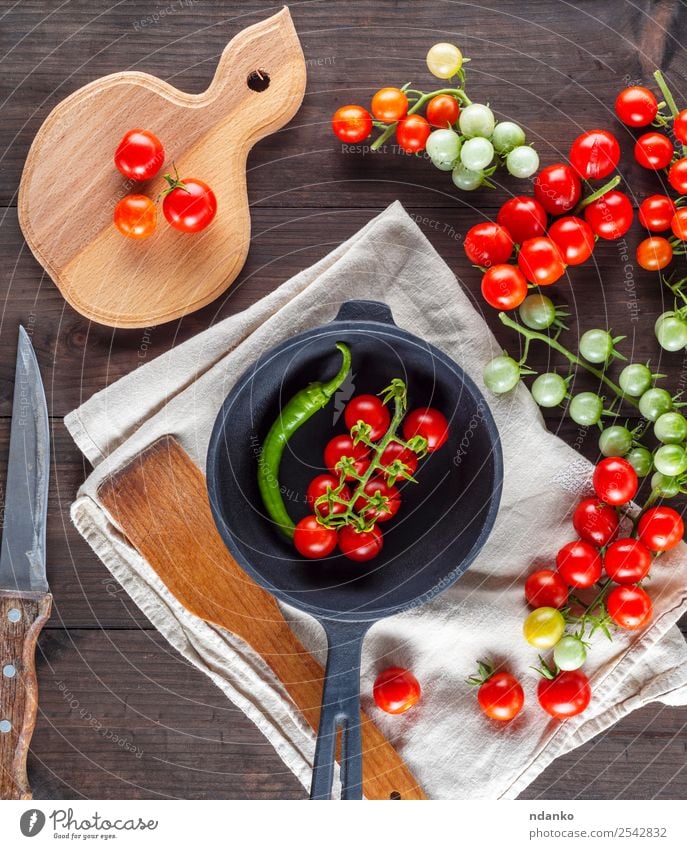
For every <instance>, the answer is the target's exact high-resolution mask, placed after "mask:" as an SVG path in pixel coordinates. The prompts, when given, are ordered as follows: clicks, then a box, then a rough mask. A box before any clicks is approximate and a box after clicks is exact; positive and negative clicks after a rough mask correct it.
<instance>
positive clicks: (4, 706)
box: [0, 590, 52, 799]
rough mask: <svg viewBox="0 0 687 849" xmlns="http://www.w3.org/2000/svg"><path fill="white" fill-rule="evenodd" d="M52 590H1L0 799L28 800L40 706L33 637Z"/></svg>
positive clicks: (45, 613)
mask: <svg viewBox="0 0 687 849" xmlns="http://www.w3.org/2000/svg"><path fill="white" fill-rule="evenodd" d="M51 604H52V596H51V595H50V593H18V592H9V591H5V590H0V723H3V724H2V725H0V799H31V798H32V796H31V787H30V786H29V780H28V777H27V774H26V758H27V755H28V753H29V745H30V743H31V737H32V736H33V730H34V727H35V725H36V713H37V710H38V681H37V678H36V642H37V640H38V635H39V634H40V632H41V630H42V628H43V626H44V625H45V623H46V622H47V621H48V617H49V616H50V607H51Z"/></svg>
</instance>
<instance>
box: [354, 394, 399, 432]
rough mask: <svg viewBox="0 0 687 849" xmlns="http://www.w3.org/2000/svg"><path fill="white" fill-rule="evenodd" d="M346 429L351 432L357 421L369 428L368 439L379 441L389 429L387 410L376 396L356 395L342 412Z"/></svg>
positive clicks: (389, 417)
mask: <svg viewBox="0 0 687 849" xmlns="http://www.w3.org/2000/svg"><path fill="white" fill-rule="evenodd" d="M344 421H345V422H346V427H347V428H348V429H349V430H351V428H353V427H354V426H355V425H356V424H357V423H358V422H359V421H363V422H365V423H366V424H368V425H369V426H370V428H371V430H370V439H372V440H375V441H376V440H377V439H381V438H382V437H383V436H384V434H385V433H386V432H387V430H388V429H389V425H390V424H391V416H390V415H389V408H388V407H387V406H386V405H385V404H382V402H381V401H380V399H379V398H378V397H377V396H376V395H358V396H356V397H355V398H351V400H350V401H349V402H348V404H346V410H345V412H344Z"/></svg>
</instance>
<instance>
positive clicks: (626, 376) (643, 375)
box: [618, 363, 653, 398]
mask: <svg viewBox="0 0 687 849" xmlns="http://www.w3.org/2000/svg"><path fill="white" fill-rule="evenodd" d="M618 383H619V384H620V388H621V389H622V390H623V392H624V393H625V394H626V395H630V396H631V397H632V398H639V397H640V395H643V394H644V393H645V392H646V391H647V389H651V384H652V383H653V377H652V376H651V371H650V369H649V368H647V366H645V365H642V364H641V363H630V365H628V366H625V368H624V369H623V370H622V371H621V372H620V377H619V378H618Z"/></svg>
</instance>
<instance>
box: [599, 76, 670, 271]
mask: <svg viewBox="0 0 687 849" xmlns="http://www.w3.org/2000/svg"><path fill="white" fill-rule="evenodd" d="M661 81H662V77H661ZM670 99H671V102H673V101H672V96H671V98H670ZM615 111H616V114H617V116H618V118H619V119H620V120H621V121H622V122H623V124H625V125H626V126H628V127H633V128H642V129H644V128H647V127H649V126H650V125H654V129H652V130H650V131H649V132H645V133H643V134H642V135H641V136H640V137H639V138H638V139H637V141H636V142H635V147H634V156H635V159H636V160H637V162H638V163H639V164H640V165H641V166H642V167H643V168H647V169H649V170H651V171H662V170H664V169H668V172H667V174H668V182H669V183H670V185H671V187H672V188H673V189H674V190H675V191H676V192H677V193H678V194H679V195H684V194H687V157H686V156H685V149H684V148H683V151H682V156H680V155H679V154H678V153H676V151H675V147H674V144H673V141H672V139H670V138H669V137H668V136H667V135H666V134H665V133H662V132H660V131H659V130H660V128H661V127H664V126H668V125H669V124H670V123H671V122H672V130H673V135H674V136H675V139H676V140H677V141H678V142H679V143H680V144H682V145H685V144H687V109H683V110H682V111H681V112H677V111H675V113H674V114H672V115H671V116H670V117H666V116H663V115H661V114H660V105H659V103H658V101H657V100H656V97H655V96H654V93H653V92H652V91H651V90H650V89H648V88H645V87H644V86H630V87H629V88H625V89H623V90H622V91H621V92H620V94H619V95H618V97H617V98H616V102H615ZM680 203H681V198H678V200H677V202H676V201H674V200H673V199H672V198H670V197H669V196H668V195H666V194H656V195H652V196H651V197H648V198H646V200H644V201H643V202H642V204H641V206H640V209H639V220H640V223H641V224H642V225H643V226H644V227H646V229H647V230H649V231H650V232H651V233H661V232H665V231H666V230H671V231H672V234H673V237H674V240H677V241H672V242H671V241H670V240H668V239H666V238H665V237H663V236H650V237H649V238H648V239H644V241H642V242H641V243H640V244H639V246H638V248H637V262H638V263H639V265H640V266H641V267H642V268H644V269H646V270H647V271H660V270H662V269H663V268H666V266H668V265H669V264H670V262H671V260H672V259H673V254H674V253H675V252H676V249H677V251H678V252H682V250H683V248H684V246H683V245H681V244H680V243H682V242H684V241H686V240H687V209H680V208H679V205H680Z"/></svg>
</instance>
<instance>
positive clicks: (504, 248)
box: [463, 221, 513, 268]
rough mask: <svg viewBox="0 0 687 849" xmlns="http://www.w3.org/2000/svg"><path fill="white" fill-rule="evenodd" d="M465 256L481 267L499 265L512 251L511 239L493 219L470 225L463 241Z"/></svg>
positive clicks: (503, 228) (506, 231)
mask: <svg viewBox="0 0 687 849" xmlns="http://www.w3.org/2000/svg"><path fill="white" fill-rule="evenodd" d="M463 250H464V251H465V256H466V257H467V258H468V259H469V260H470V262H472V263H474V265H479V266H481V267H482V268H489V267H490V266H492V265H499V264H500V263H502V262H506V260H507V259H508V258H509V257H510V255H511V254H512V253H513V239H512V237H511V235H510V233H509V232H508V230H506V229H505V227H501V225H500V224H494V222H493V221H482V222H481V223H480V224H475V225H474V227H471V228H470V229H469V230H468V232H467V234H466V236H465V242H464V243H463Z"/></svg>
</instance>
